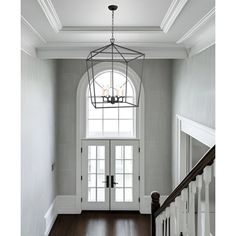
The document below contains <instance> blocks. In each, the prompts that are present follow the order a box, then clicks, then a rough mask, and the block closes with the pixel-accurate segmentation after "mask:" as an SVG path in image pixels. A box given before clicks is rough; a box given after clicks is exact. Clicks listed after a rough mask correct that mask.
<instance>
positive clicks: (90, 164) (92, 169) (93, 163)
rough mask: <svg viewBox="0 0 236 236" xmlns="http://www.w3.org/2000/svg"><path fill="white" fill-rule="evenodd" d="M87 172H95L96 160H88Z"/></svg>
mask: <svg viewBox="0 0 236 236" xmlns="http://www.w3.org/2000/svg"><path fill="white" fill-rule="evenodd" d="M88 173H93V174H95V173H96V160H88Z"/></svg>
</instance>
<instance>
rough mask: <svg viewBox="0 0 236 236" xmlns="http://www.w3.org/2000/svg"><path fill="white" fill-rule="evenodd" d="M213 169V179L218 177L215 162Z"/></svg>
mask: <svg viewBox="0 0 236 236" xmlns="http://www.w3.org/2000/svg"><path fill="white" fill-rule="evenodd" d="M212 169H213V177H214V178H215V177H216V161H214V162H213V164H212Z"/></svg>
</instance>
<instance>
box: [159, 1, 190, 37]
mask: <svg viewBox="0 0 236 236" xmlns="http://www.w3.org/2000/svg"><path fill="white" fill-rule="evenodd" d="M188 1H189V0H173V1H172V3H171V4H170V7H169V9H168V10H167V12H166V14H165V16H164V18H163V20H162V22H161V29H162V30H163V31H164V33H167V32H168V31H169V30H170V28H171V27H172V25H173V24H174V22H175V20H176V19H177V17H178V16H179V14H180V13H181V11H182V10H183V8H184V6H185V5H186V4H187V2H188Z"/></svg>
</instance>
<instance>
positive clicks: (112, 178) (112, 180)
mask: <svg viewBox="0 0 236 236" xmlns="http://www.w3.org/2000/svg"><path fill="white" fill-rule="evenodd" d="M114 184H118V183H116V182H114V175H112V176H111V188H114Z"/></svg>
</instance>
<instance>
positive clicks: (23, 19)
mask: <svg viewBox="0 0 236 236" xmlns="http://www.w3.org/2000/svg"><path fill="white" fill-rule="evenodd" d="M21 22H22V23H23V24H24V25H25V26H26V27H27V28H28V29H30V31H31V32H32V33H33V34H34V35H35V36H36V37H37V38H38V39H40V41H42V42H43V43H47V41H46V39H45V38H44V37H43V36H42V35H41V34H40V33H39V32H38V31H37V30H36V29H35V28H34V27H33V26H32V25H31V24H30V23H29V21H27V20H26V19H25V18H24V16H21Z"/></svg>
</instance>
